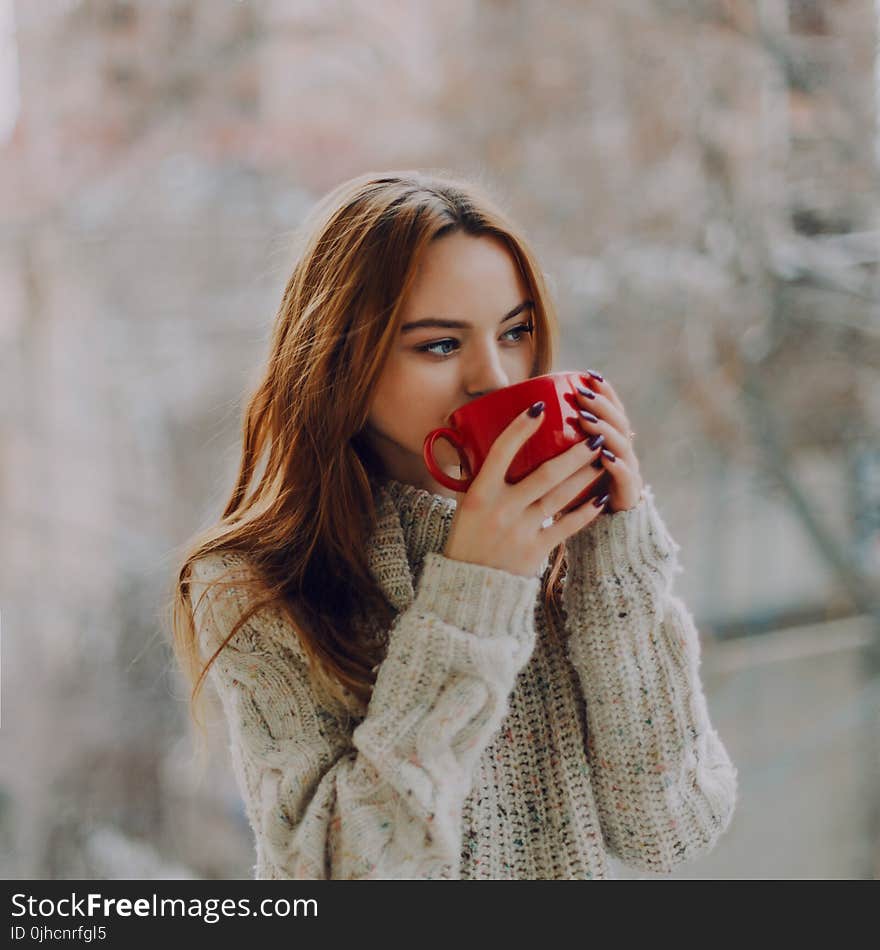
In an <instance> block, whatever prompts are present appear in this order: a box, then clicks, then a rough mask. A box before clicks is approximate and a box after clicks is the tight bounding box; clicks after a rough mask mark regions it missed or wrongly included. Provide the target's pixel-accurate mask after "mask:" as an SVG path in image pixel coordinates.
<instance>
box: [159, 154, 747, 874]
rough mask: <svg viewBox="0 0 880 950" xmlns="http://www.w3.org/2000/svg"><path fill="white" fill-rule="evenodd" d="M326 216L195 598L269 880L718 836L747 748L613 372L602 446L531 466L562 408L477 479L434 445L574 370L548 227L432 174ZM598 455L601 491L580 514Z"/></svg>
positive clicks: (543, 864)
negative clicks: (478, 415)
mask: <svg viewBox="0 0 880 950" xmlns="http://www.w3.org/2000/svg"><path fill="white" fill-rule="evenodd" d="M300 238H301V243H300V246H299V247H298V250H297V259H296V264H295V266H294V269H293V273H292V275H291V277H290V280H289V282H288V284H287V287H286V289H285V291H284V296H283V299H282V301H281V306H280V309H279V312H278V315H277V318H276V322H275V327H274V335H273V338H272V343H271V353H270V356H269V360H268V365H267V367H266V371H265V375H264V377H263V379H262V381H261V382H260V384H259V386H258V387H257V389H256V391H255V392H254V394H253V396H252V397H251V399H250V403H249V405H248V407H247V410H246V415H245V423H244V444H243V455H242V463H241V470H240V473H239V476H238V481H237V484H236V486H235V489H234V490H233V492H232V497H231V498H230V500H229V503H228V504H227V506H226V509H225V511H224V512H223V516H222V518H221V519H220V521H219V523H218V524H217V525H216V526H215V527H214V528H212V529H211V530H209V531H207V532H205V533H204V534H203V535H202V536H201V537H199V538H198V539H197V540H196V541H195V542H194V543H193V545H192V546H191V549H190V551H189V553H188V555H187V557H186V558H185V559H184V563H183V565H182V567H181V570H180V573H179V578H178V586H177V590H176V596H175V602H174V614H173V632H174V645H175V650H176V652H177V656H178V658H179V660H180V662H181V665H182V667H183V669H184V671H185V672H186V673H187V674H188V676H189V678H190V682H191V683H192V684H193V685H194V688H193V693H192V699H193V704H194V709H195V708H196V706H195V703H196V699H197V697H198V694H199V690H200V687H201V685H202V684H203V680H204V677H205V675H206V674H207V673H208V672H209V671H210V676H211V679H212V681H213V683H214V685H215V687H216V689H217V692H218V694H219V696H220V699H221V701H222V704H223V708H224V711H225V715H226V718H227V721H228V726H229V732H230V739H231V750H232V756H233V765H234V768H235V773H236V777H237V781H238V785H239V788H240V791H241V794H242V796H243V799H244V802H245V806H246V810H247V814H248V818H249V820H250V823H251V825H252V827H253V831H254V834H255V839H256V854H257V863H256V867H255V876H256V877H257V878H309V879H311V878H346V879H368V878H420V879H456V878H461V879H474V878H481V879H498V878H511V879H518V878H531V879H533V878H556V879H588V878H594V879H595V878H606V877H609V876H612V875H611V872H610V870H609V865H608V860H607V856H608V854H612V855H615V856H617V857H618V858H619V859H620V860H622V861H623V862H626V863H627V864H628V865H631V866H632V867H634V868H639V869H643V870H646V871H652V872H669V871H671V870H672V869H673V868H674V867H676V866H677V865H679V864H681V863H682V862H685V861H690V860H693V859H694V858H696V857H699V856H700V855H703V854H706V853H707V852H708V851H709V850H711V849H712V848H713V847H714V845H715V843H716V842H717V841H718V839H719V838H720V836H721V835H722V834H723V832H724V831H725V830H726V828H727V827H728V825H729V823H730V820H731V816H732V814H733V810H734V805H735V799H736V770H735V768H734V767H733V765H732V764H731V762H730V759H729V757H728V754H727V752H726V750H725V748H724V746H723V745H722V743H721V741H720V740H719V738H718V735H717V734H716V732H715V730H714V729H713V727H712V724H711V722H710V720H709V716H708V711H707V708H706V701H705V697H704V694H703V690H702V686H701V683H700V680H699V675H698V665H699V657H700V648H699V640H698V634H697V631H696V630H695V628H694V624H693V620H692V618H691V616H690V614H689V612H688V610H687V609H686V607H685V606H684V604H683V603H682V602H681V601H680V600H679V599H678V598H677V597H676V596H675V595H674V594H673V593H672V584H673V577H674V574H675V573H676V572H677V571H679V570H680V568H679V566H678V562H677V559H676V552H677V550H678V545H677V544H676V543H675V542H674V541H673V540H672V538H671V537H670V536H669V533H668V531H667V530H666V527H665V525H664V523H663V521H662V520H661V518H660V516H659V515H658V513H657V510H656V508H655V506H654V500H653V495H652V493H651V490H650V488H649V487H647V486H645V485H643V483H642V479H641V476H640V474H639V463H638V459H637V458H636V455H635V451H634V448H633V444H632V441H631V439H630V435H631V433H630V428H629V422H628V420H627V416H626V412H625V410H624V408H623V405H622V404H621V401H620V399H619V398H618V396H617V394H616V393H615V391H614V389H613V387H612V386H611V384H610V383H609V382H608V381H607V380H605V379H603V378H602V376H601V375H600V374H598V373H593V372H590V373H588V374H585V375H584V376H583V383H584V385H583V386H582V387H581V391H580V396H579V398H580V399H581V409H582V417H583V421H582V425H583V429H584V437H585V441H584V443H583V444H580V443H579V444H577V445H575V446H573V447H572V448H570V449H569V450H567V451H566V452H564V453H563V454H562V455H560V456H558V457H557V458H555V459H552V460H550V461H549V462H547V463H545V464H544V465H542V466H541V467H540V468H539V469H537V470H536V471H535V472H533V473H531V474H530V475H529V476H528V477H527V478H525V479H523V480H522V481H520V482H518V483H517V484H516V485H509V484H507V483H506V482H505V480H504V473H505V471H506V469H507V466H508V464H509V462H510V460H511V459H512V457H513V455H514V454H515V452H516V451H517V449H518V447H519V446H520V445H521V444H522V443H523V441H524V440H525V439H527V438H528V437H529V436H530V435H531V434H532V433H533V432H534V431H535V430H536V429H537V427H538V426H539V425H540V424H541V415H540V408H541V407H540V406H539V405H537V404H536V406H535V407H533V409H532V411H531V412H530V413H526V414H523V415H522V416H521V417H519V418H517V419H515V420H514V421H513V422H512V423H511V424H510V425H509V426H508V427H507V429H505V430H504V432H503V433H502V434H501V436H499V438H498V439H497V440H496V442H495V443H494V444H493V446H492V448H491V451H490V453H489V456H488V458H487V460H486V463H485V464H484V466H483V468H482V469H481V470H480V473H479V475H478V476H477V478H476V480H475V481H474V483H473V485H472V486H471V488H470V490H469V491H468V492H467V494H463V495H456V494H455V493H452V492H449V491H448V490H446V489H444V488H443V486H441V485H439V484H437V483H436V482H435V481H434V480H433V478H432V476H431V475H430V473H429V472H428V471H427V469H426V467H425V465H424V463H423V461H422V456H421V447H422V442H423V440H424V437H425V435H426V434H427V432H428V431H430V429H432V428H435V427H437V426H440V425H442V424H443V423H444V421H445V419H446V417H447V416H448V414H449V413H450V412H452V411H453V410H454V409H456V408H457V407H458V406H460V405H462V404H464V403H465V402H468V401H469V400H471V399H475V398H477V397H479V396H480V395H483V394H485V393H487V392H490V391H493V390H495V389H497V388H500V387H504V386H508V385H512V384H513V383H516V382H519V381H521V380H524V379H526V378H529V377H531V376H535V375H541V374H543V373H547V372H551V371H552V370H551V367H552V363H553V353H554V349H555V346H556V340H557V332H558V331H557V325H556V317H555V314H554V310H553V304H552V301H551V299H550V297H549V295H548V292H547V288H546V285H545V282H544V279H543V275H542V273H541V270H540V268H539V266H538V264H537V262H536V259H535V257H534V255H533V253H532V252H531V251H530V250H529V249H528V247H527V244H526V242H525V240H524V238H523V237H522V236H521V234H520V233H519V232H518V230H517V229H516V227H515V226H514V225H513V223H512V222H511V221H510V220H508V218H507V217H505V215H504V214H503V213H502V212H501V211H500V210H499V209H498V208H497V207H496V205H495V204H494V203H493V202H492V200H491V199H490V197H488V196H487V194H486V193H485V192H484V190H483V189H481V188H479V187H478V186H476V185H474V184H472V183H468V182H465V181H461V180H458V179H455V178H453V177H451V176H449V175H446V174H440V175H428V174H424V173H421V172H413V173H401V174H394V173H389V174H384V175H383V174H376V175H363V176H361V177H358V178H355V179H353V180H352V181H349V182H346V183H345V184H343V185H340V186H339V187H337V188H336V189H335V190H333V191H332V192H331V193H330V194H328V195H327V196H326V197H325V198H324V199H323V200H322V201H321V202H320V203H319V204H318V205H317V206H316V208H315V210H314V212H313V213H312V215H311V216H310V218H309V220H307V221H306V223H305V224H304V226H303V227H302V229H301V231H300ZM441 446H445V443H439V444H438V449H439V450H440V451H442V450H443V449H442V448H441ZM446 448H447V449H448V451H449V452H450V454H449V455H447V456H445V457H442V456H441V462H443V463H444V467H445V468H446V470H447V471H449V472H450V473H455V474H457V473H458V469H457V461H458V460H457V458H454V457H452V456H451V452H452V450H451V447H446ZM261 461H262V462H263V463H264V466H263V469H262V472H261V473H260V475H259V477H258V476H257V467H258V464H259V463H260V462H261ZM600 472H605V473H607V475H608V479H609V490H608V492H607V494H605V496H604V497H603V498H601V499H598V501H599V505H598V506H597V505H595V504H586V505H582V506H581V507H579V508H577V509H575V510H574V511H573V512H570V513H567V514H565V515H563V516H562V517H560V518H557V519H555V520H554V519H553V517H552V516H553V515H554V513H556V512H559V511H561V510H562V509H563V508H564V507H565V505H566V503H567V502H568V501H570V500H571V499H572V498H574V497H575V496H576V495H577V494H579V493H580V491H581V490H582V489H583V488H584V487H585V485H587V484H588V483H590V482H592V481H593V480H595V479H596V478H597V477H599V476H600ZM551 560H552V564H551V563H550V562H551ZM197 721H198V720H197Z"/></svg>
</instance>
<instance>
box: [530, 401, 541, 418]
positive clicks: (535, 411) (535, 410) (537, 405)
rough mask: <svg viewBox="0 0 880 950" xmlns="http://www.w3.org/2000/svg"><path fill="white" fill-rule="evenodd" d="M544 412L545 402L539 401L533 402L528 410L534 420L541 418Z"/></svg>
mask: <svg viewBox="0 0 880 950" xmlns="http://www.w3.org/2000/svg"><path fill="white" fill-rule="evenodd" d="M543 411H544V402H543V400H538V402H533V403H532V404H531V406H529V408H528V413H529V415H530V416H531V417H532V418H533V419H534V418H536V417H537V416H539V415H540V414H541V413H542V412H543Z"/></svg>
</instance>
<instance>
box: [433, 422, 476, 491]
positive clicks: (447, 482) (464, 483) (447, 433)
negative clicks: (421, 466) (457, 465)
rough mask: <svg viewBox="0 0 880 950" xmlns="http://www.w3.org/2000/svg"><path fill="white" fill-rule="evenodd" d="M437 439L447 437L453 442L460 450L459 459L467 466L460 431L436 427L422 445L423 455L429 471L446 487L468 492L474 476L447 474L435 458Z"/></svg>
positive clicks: (463, 466)
mask: <svg viewBox="0 0 880 950" xmlns="http://www.w3.org/2000/svg"><path fill="white" fill-rule="evenodd" d="M437 439H446V440H447V441H449V442H451V443H452V445H453V447H454V448H455V450H456V451H457V452H458V456H459V459H460V460H461V466H462V468H467V460H466V459H465V456H464V452H463V450H462V445H461V442H459V438H458V433H457V432H456V431H455V429H449V428H446V427H444V428H442V429H434V430H433V431H432V432H429V433H428V435H427V436H426V438H425V443H424V445H423V446H422V455H423V457H424V459H425V465H427V466H428V471H429V472H430V473H431V474H432V475H433V476H434V478H435V479H437V481H438V482H440V484H441V485H443V486H445V487H446V488H451V489H452V490H453V491H457V492H466V491H467V490H468V488H470V486H471V482H472V481H473V479H472V478H467V479H464V478H453V477H452V476H451V475H447V474H446V472H444V471H443V469H441V468H440V466H439V465H438V464H437V461H436V459H435V458H434V443H435V442H436V441H437Z"/></svg>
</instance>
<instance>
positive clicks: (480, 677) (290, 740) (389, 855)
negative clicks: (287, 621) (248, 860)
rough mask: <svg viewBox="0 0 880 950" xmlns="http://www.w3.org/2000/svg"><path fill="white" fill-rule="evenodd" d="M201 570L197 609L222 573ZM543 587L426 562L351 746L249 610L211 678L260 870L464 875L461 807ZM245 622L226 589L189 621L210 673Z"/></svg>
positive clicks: (530, 635) (298, 660)
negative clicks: (203, 590)
mask: <svg viewBox="0 0 880 950" xmlns="http://www.w3.org/2000/svg"><path fill="white" fill-rule="evenodd" d="M215 557H216V556H215ZM208 561H209V559H208V558H202V559H200V560H199V561H197V562H196V564H194V565H193V571H192V575H193V580H191V586H190V592H191V593H190V596H191V598H192V602H193V603H194V604H195V603H196V602H197V599H198V588H199V583H198V582H203V581H207V580H209V579H210V577H211V576H213V575H214V574H215V573H216V572H215V569H214V568H213V567H211V566H210V564H208V563H207V562H208ZM215 564H216V560H215ZM199 565H201V566H199ZM220 572H222V566H221V571H220ZM539 584H540V580H539V578H537V577H536V578H526V577H520V576H518V575H514V574H511V573H508V572H506V571H502V570H496V569H494V568H489V567H484V566H482V565H476V564H470V563H466V562H462V561H455V560H451V559H448V558H446V557H445V556H444V555H442V554H439V553H434V552H430V553H429V554H428V555H427V556H426V558H425V561H424V567H423V570H422V574H421V577H420V579H419V584H418V588H417V590H416V593H415V597H414V599H413V602H412V604H411V605H410V606H409V607H408V608H407V609H406V610H404V611H402V612H401V613H400V614H399V615H398V616H397V618H396V620H395V621H394V623H393V625H392V628H391V630H390V631H389V639H388V647H387V651H386V656H385V659H384V660H383V662H382V663H381V665H380V667H379V671H378V674H377V679H376V683H375V685H374V688H373V693H372V697H371V699H370V702H369V704H368V706H367V710H366V714H365V717H364V719H363V720H362V721H361V722H360V723H359V725H358V726H357V727H356V728H355V729H354V730H353V732H351V733H349V732H348V731H347V730H346V729H345V728H344V727H343V726H342V725H341V723H340V720H339V718H338V717H337V716H336V715H334V713H333V712H331V711H330V710H329V709H328V708H326V706H324V705H322V704H321V702H320V701H319V700H318V699H317V698H316V693H315V691H314V689H313V686H312V684H311V680H310V677H309V673H308V668H307V665H306V659H305V654H304V653H303V652H302V647H301V646H299V645H298V644H299V641H298V640H297V638H296V635H295V634H294V632H293V631H292V630H290V629H289V625H286V626H287V629H286V630H285V629H284V628H283V627H282V628H281V633H282V635H283V634H285V633H286V634H287V636H286V639H287V640H288V641H289V642H291V643H294V644H297V646H296V647H294V648H293V649H292V650H287V651H284V650H280V649H279V648H278V647H277V646H275V645H273V644H277V643H278V642H280V640H282V639H285V637H284V636H282V637H281V638H279V637H277V636H275V637H267V636H266V632H267V627H266V625H267V623H271V622H270V621H267V620H266V619H264V618H263V617H262V615H261V613H260V612H259V611H258V612H257V613H256V614H255V615H254V616H253V617H251V618H250V619H249V621H248V622H246V623H245V624H243V625H242V627H241V628H240V629H239V631H238V632H237V633H236V636H235V637H233V638H232V639H231V640H230V642H229V644H228V645H227V647H226V648H224V649H223V650H222V651H221V652H220V654H219V655H218V658H217V660H216V661H215V663H214V664H213V666H212V667H211V674H210V675H211V677H212V681H213V683H214V684H215V687H216V689H217V691H218V693H219V696H220V699H221V702H222V705H223V708H224V712H225V715H226V718H227V722H228V727H229V735H230V748H231V753H232V761H233V765H234V767H235V772H236V778H237V782H238V786H239V789H240V791H241V794H242V796H243V798H244V802H245V807H246V810H247V813H248V818H249V820H250V822H251V825H252V827H253V830H254V833H255V836H256V844H257V849H258V868H259V865H260V859H259V855H261V854H262V856H263V858H264V861H265V864H266V865H267V866H268V872H267V876H273V877H278V878H296V879H316V878H337V879H349V880H350V879H432V878H442V877H453V878H456V877H457V876H458V867H459V859H460V853H461V816H462V809H463V805H464V800H465V798H466V796H467V794H468V792H469V791H470V788H471V785H472V781H473V773H474V771H475V769H476V765H477V762H478V760H479V757H480V755H481V753H482V751H483V749H484V748H485V747H486V746H487V745H488V744H489V743H490V742H491V740H492V738H493V736H494V734H495V733H496V732H497V730H498V729H499V727H500V725H501V722H502V720H503V717H504V715H505V714H506V712H507V709H508V699H509V695H510V693H511V692H512V690H513V687H514V685H515V681H516V677H517V674H518V673H519V671H520V670H521V669H522V667H523V666H524V665H525V664H526V662H527V661H528V659H529V657H530V656H531V652H532V649H533V647H534V643H535V636H536V634H535V618H534V612H535V601H536V598H537V594H538V587H539ZM214 591H218V592H222V593H218V594H217V595H215V594H214ZM243 609H244V604H242V603H241V602H240V601H239V599H238V598H237V597H236V596H235V593H234V590H233V591H229V589H228V588H213V589H212V590H211V591H210V592H209V593H208V594H207V595H206V597H205V598H204V606H203V608H202V609H201V610H200V611H198V612H197V613H196V615H195V623H196V630H197V631H198V633H199V638H200V643H203V644H204V649H206V650H207V649H208V647H209V646H210V651H209V652H207V653H205V654H204V656H205V659H207V657H208V656H210V654H212V653H213V652H214V650H215V649H216V648H217V646H219V644H220V643H221V642H222V640H223V639H225V637H226V636H228V634H229V632H230V630H231V629H232V624H233V623H234V622H235V620H236V619H237V618H238V617H240V616H241V613H242V612H243ZM274 623H275V624H276V627H277V625H278V624H279V623H282V621H281V620H279V619H276V620H275V621H274ZM218 638H219V639H218Z"/></svg>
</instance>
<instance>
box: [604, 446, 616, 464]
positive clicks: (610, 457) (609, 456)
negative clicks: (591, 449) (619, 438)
mask: <svg viewBox="0 0 880 950" xmlns="http://www.w3.org/2000/svg"><path fill="white" fill-rule="evenodd" d="M602 454H603V455H604V456H605V458H607V459H608V461H609V462H616V461H617V457H616V456H615V455H614V453H613V452H609V451H608V449H602Z"/></svg>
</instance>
